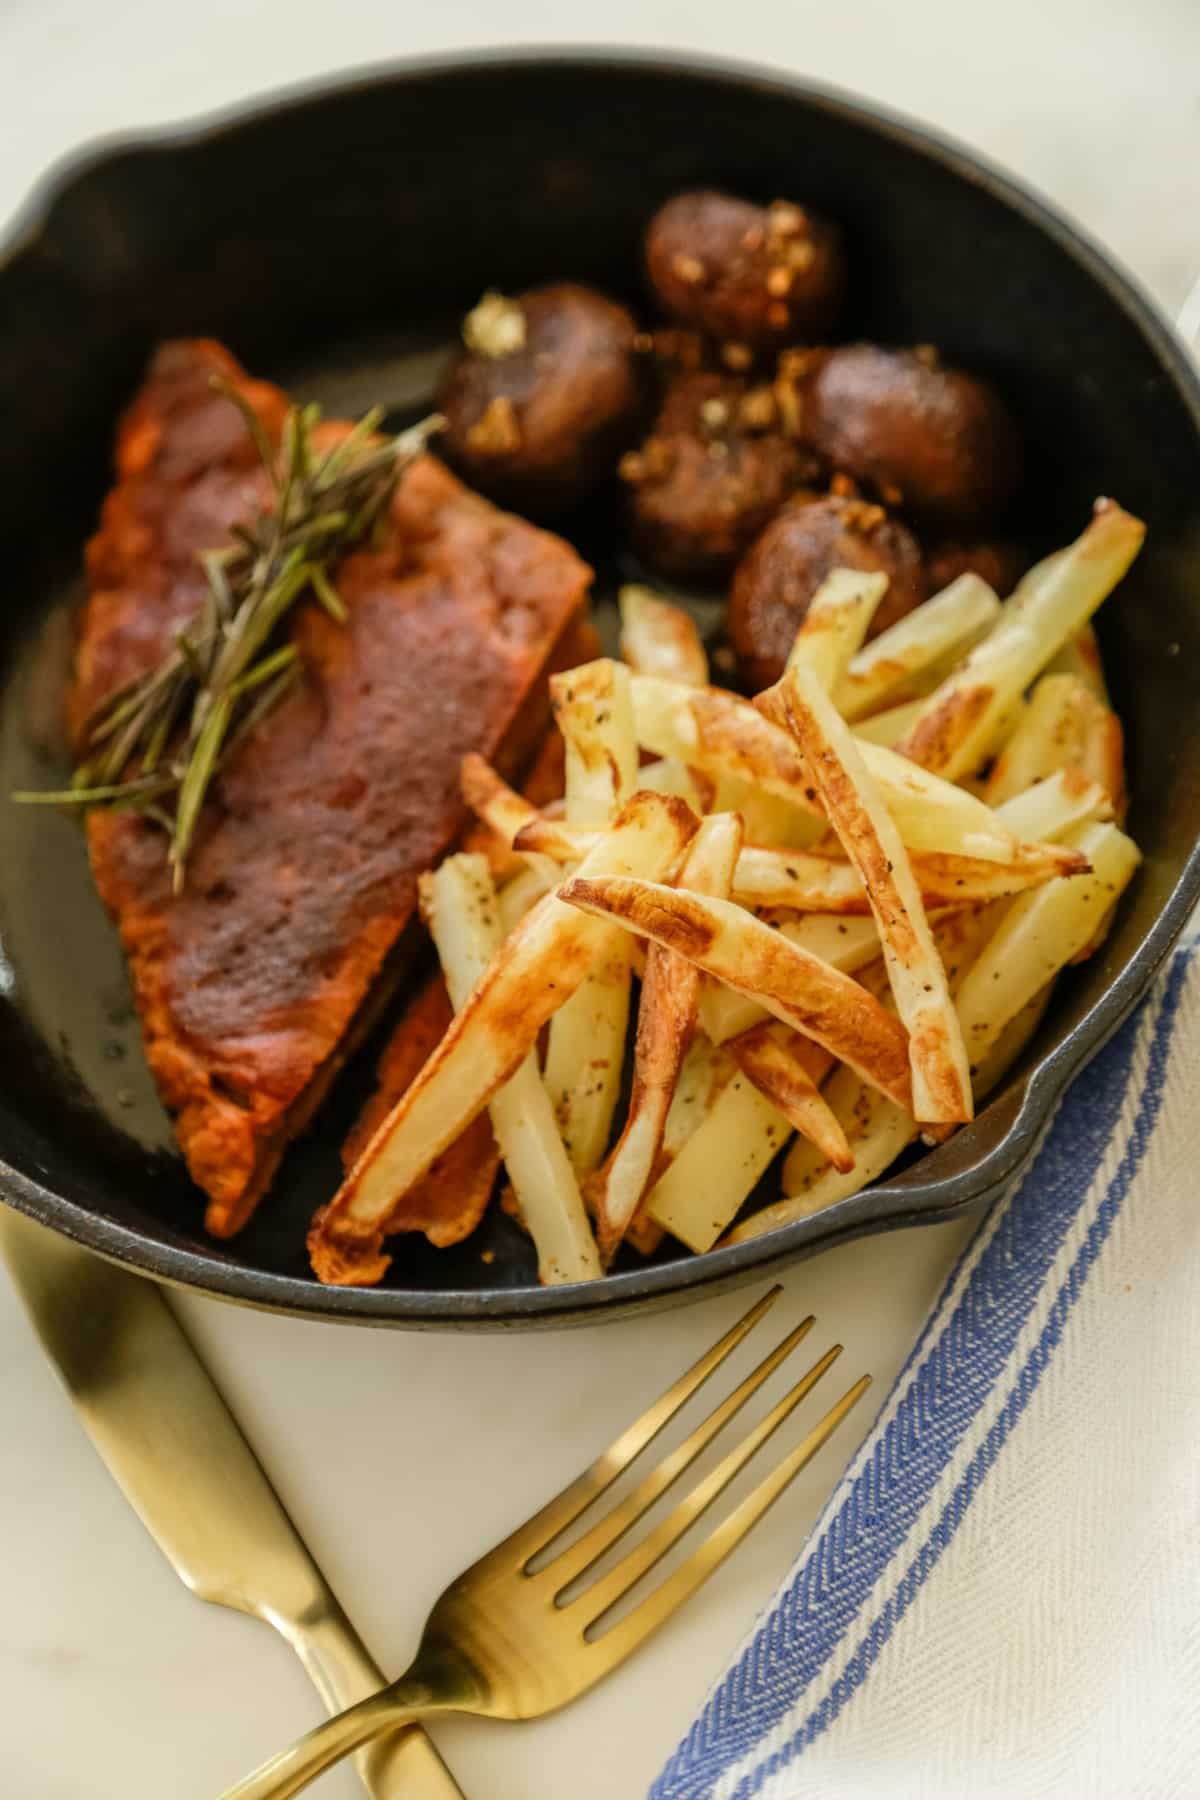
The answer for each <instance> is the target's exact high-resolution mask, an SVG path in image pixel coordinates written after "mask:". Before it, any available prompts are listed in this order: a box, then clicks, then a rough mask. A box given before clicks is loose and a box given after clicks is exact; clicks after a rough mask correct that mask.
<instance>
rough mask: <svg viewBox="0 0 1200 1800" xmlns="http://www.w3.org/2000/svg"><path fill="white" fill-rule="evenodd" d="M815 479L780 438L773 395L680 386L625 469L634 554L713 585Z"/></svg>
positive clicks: (740, 384) (711, 378) (734, 385)
mask: <svg viewBox="0 0 1200 1800" xmlns="http://www.w3.org/2000/svg"><path fill="white" fill-rule="evenodd" d="M813 472H814V468H813V465H812V463H811V459H810V458H809V457H808V456H807V455H806V453H805V452H804V451H802V450H801V449H800V447H799V446H798V445H796V444H795V443H793V442H792V441H791V440H790V439H789V438H787V437H785V436H784V435H783V433H782V432H781V431H780V430H779V428H778V418H777V412H776V406H775V400H774V397H773V395H772V393H771V390H770V388H767V387H762V388H752V387H750V386H748V385H747V383H746V382H744V381H740V380H738V378H737V377H736V376H733V375H720V374H715V373H704V372H701V373H697V374H689V375H681V376H678V377H677V378H676V379H675V381H673V382H672V383H671V385H670V387H669V388H668V389H667V393H666V396H665V398H664V400H663V404H662V408H661V410H660V412H659V414H658V417H657V419H656V420H655V423H654V429H653V432H652V433H651V435H650V437H649V438H648V439H647V440H646V442H645V443H644V444H643V445H642V447H641V449H640V450H634V451H631V452H629V454H628V455H626V456H625V457H623V458H622V461H621V475H622V477H623V479H624V480H625V481H626V482H627V483H628V484H629V488H630V503H629V510H630V523H631V532H632V536H633V541H634V545H635V547H636V548H637V550H638V551H639V553H640V554H641V556H642V557H643V558H644V559H645V561H646V562H647V563H649V564H650V565H651V566H652V567H653V568H655V569H658V570H660V571H661V572H662V573H664V574H667V575H673V576H677V577H679V578H681V579H694V580H699V581H715V580H718V579H719V578H721V577H722V576H725V575H727V574H728V573H729V572H730V571H731V570H732V568H733V566H734V564H735V563H736V561H737V559H738V557H739V556H740V555H741V554H742V552H743V551H744V550H745V549H746V548H747V546H748V545H749V544H751V543H752V542H753V541H754V539H755V538H756V537H757V535H758V533H759V532H760V531H761V530H762V528H763V526H764V525H766V524H767V522H768V521H769V520H770V519H771V518H773V517H774V515H775V513H777V512H778V510H779V508H780V507H781V506H782V505H783V503H784V501H785V500H787V499H788V498H789V496H790V495H791V494H793V493H794V492H795V491H796V488H797V487H798V486H799V484H800V483H801V482H802V481H803V480H805V479H807V478H810V477H811V475H812V474H813Z"/></svg>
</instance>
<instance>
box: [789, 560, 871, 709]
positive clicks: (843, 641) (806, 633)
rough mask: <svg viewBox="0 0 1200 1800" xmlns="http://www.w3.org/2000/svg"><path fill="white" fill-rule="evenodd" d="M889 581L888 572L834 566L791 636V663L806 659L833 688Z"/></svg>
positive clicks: (865, 632)
mask: <svg viewBox="0 0 1200 1800" xmlns="http://www.w3.org/2000/svg"><path fill="white" fill-rule="evenodd" d="M887 585H888V578H887V576H886V575H879V574H875V573H866V574H864V572H863V571H862V570H861V569H831V570H830V572H829V574H828V575H827V576H826V577H825V579H824V581H823V582H822V583H821V585H820V587H819V588H818V589H817V591H816V593H815V594H814V595H813V597H812V599H811V600H810V601H809V604H808V611H807V612H806V613H805V615H804V617H803V619H802V620H801V621H800V626H799V629H798V630H797V632H796V635H795V637H794V638H793V639H792V648H791V650H790V652H789V653H788V662H789V664H794V663H803V664H804V666H805V667H806V668H809V669H811V670H812V671H813V673H814V674H815V675H816V676H817V678H818V680H819V681H820V683H821V686H822V687H824V688H827V689H828V690H829V691H830V692H832V691H833V689H834V687H835V686H836V684H837V683H838V681H840V679H841V677H842V676H843V674H844V673H845V670H846V665H847V664H848V663H849V661H850V658H851V657H852V656H853V655H854V652H855V651H856V650H858V649H859V648H860V647H861V645H862V641H863V639H864V638H865V637H866V635H867V628H868V626H869V625H870V623H871V620H872V618H873V617H874V614H875V609H876V608H877V607H878V605H879V602H880V601H881V600H882V599H883V596H884V594H885V593H886V592H887Z"/></svg>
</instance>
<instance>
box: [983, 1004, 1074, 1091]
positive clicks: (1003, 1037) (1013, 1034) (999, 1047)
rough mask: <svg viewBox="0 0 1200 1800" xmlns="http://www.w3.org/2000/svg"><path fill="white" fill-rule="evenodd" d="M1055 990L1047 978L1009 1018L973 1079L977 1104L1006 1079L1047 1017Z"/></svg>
mask: <svg viewBox="0 0 1200 1800" xmlns="http://www.w3.org/2000/svg"><path fill="white" fill-rule="evenodd" d="M1053 992H1054V983H1053V982H1052V981H1048V982H1047V983H1046V985H1045V987H1043V988H1042V989H1041V990H1040V991H1039V992H1038V993H1036V994H1035V995H1034V996H1033V999H1032V1000H1027V1001H1026V1002H1025V1005H1024V1006H1023V1007H1022V1008H1021V1010H1020V1012H1019V1013H1016V1014H1015V1015H1014V1016H1013V1017H1012V1018H1011V1019H1010V1020H1009V1021H1008V1024H1007V1025H1006V1026H1005V1027H1004V1030H1003V1031H1002V1032H1001V1033H1000V1035H999V1037H998V1038H997V1039H996V1041H995V1043H994V1044H993V1045H992V1047H991V1049H990V1050H989V1051H988V1053H987V1055H986V1056H985V1057H984V1059H983V1061H982V1063H980V1065H979V1067H978V1068H977V1069H976V1070H975V1073H974V1077H973V1080H974V1085H975V1102H976V1105H980V1104H982V1102H983V1101H984V1100H986V1099H987V1097H988V1095H989V1094H992V1093H994V1092H995V1090H996V1089H997V1088H998V1087H999V1085H1000V1083H1001V1082H1002V1081H1003V1080H1004V1077H1005V1076H1006V1075H1007V1074H1008V1071H1009V1070H1010V1069H1011V1068H1012V1066H1013V1064H1014V1063H1015V1062H1016V1060H1017V1058H1018V1057H1019V1056H1020V1055H1021V1053H1022V1051H1023V1050H1024V1049H1025V1046H1026V1045H1027V1044H1028V1042H1029V1040H1030V1038H1031V1037H1032V1036H1033V1034H1034V1032H1035V1031H1036V1030H1037V1028H1038V1026H1039V1025H1040V1024H1041V1022H1042V1020H1043V1019H1044V1018H1045V1016H1046V1008H1047V1006H1049V1004H1050V996H1051V994H1052V993H1053Z"/></svg>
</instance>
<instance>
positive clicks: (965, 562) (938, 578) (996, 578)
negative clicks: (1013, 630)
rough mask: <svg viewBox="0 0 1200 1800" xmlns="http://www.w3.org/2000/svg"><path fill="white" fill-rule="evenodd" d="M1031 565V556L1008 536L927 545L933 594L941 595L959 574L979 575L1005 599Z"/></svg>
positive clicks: (942, 540) (944, 540)
mask: <svg viewBox="0 0 1200 1800" xmlns="http://www.w3.org/2000/svg"><path fill="white" fill-rule="evenodd" d="M1028 567H1029V558H1028V556H1027V555H1026V553H1025V551H1024V550H1023V549H1022V548H1021V546H1020V544H1014V543H1011V542H1009V540H1008V539H1007V538H975V539H971V540H968V541H966V542H964V541H962V540H960V539H955V538H942V539H940V540H939V541H938V542H937V543H935V544H927V545H926V547H925V574H926V577H927V579H928V582H929V591H930V593H931V594H940V593H941V591H942V589H943V588H944V587H949V586H950V583H951V582H952V581H956V580H957V579H958V577H959V576H960V575H979V576H982V578H983V580H984V581H986V582H987V584H988V586H989V587H991V588H995V590H996V592H997V593H998V594H999V596H1000V598H1001V599H1002V600H1003V599H1004V597H1005V595H1007V594H1011V593H1012V591H1013V589H1014V588H1015V587H1016V585H1017V583H1018V581H1020V579H1021V577H1022V575H1023V574H1024V573H1025V571H1026V569H1027V568H1028Z"/></svg>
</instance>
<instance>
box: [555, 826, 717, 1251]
mask: <svg viewBox="0 0 1200 1800" xmlns="http://www.w3.org/2000/svg"><path fill="white" fill-rule="evenodd" d="M741 836H742V827H741V820H740V819H739V818H738V816H737V814H736V813H717V814H715V815H714V816H713V817H712V818H708V819H705V820H704V822H703V824H702V825H701V827H700V829H699V831H698V832H697V833H696V836H695V838H694V839H693V840H692V846H691V849H690V850H689V851H688V854H687V858H686V860H685V862H684V865H683V869H682V871H681V873H680V882H681V884H682V885H683V886H684V887H685V888H688V889H690V890H694V891H695V892H697V893H702V894H715V895H716V896H717V897H718V898H720V899H724V898H725V897H726V896H727V895H728V893H729V884H730V881H731V879H732V876H733V868H734V864H735V862H736V860H737V854H738V849H739V846H740V844H741ZM700 982H701V974H700V971H699V969H698V968H696V966H695V965H694V964H693V963H689V962H688V961H687V960H686V959H685V958H684V957H681V956H678V955H676V953H675V952H674V951H672V950H667V949H664V948H663V946H662V945H661V944H651V946H650V948H649V950H648V951H647V954H646V968H645V973H644V975H643V977H642V995H641V1000H640V1003H639V1006H638V1022H637V1039H636V1044H635V1048H634V1065H633V1086H632V1090H631V1092H630V1096H629V1111H628V1114H627V1116H626V1119H625V1125H624V1128H623V1130H622V1132H621V1135H620V1137H619V1138H618V1140H617V1142H616V1144H615V1145H614V1147H613V1149H612V1151H611V1153H610V1154H609V1156H608V1159H607V1160H606V1162H605V1163H604V1164H603V1166H602V1167H601V1168H600V1169H598V1170H597V1171H596V1173H595V1174H594V1175H593V1176H592V1177H591V1179H590V1180H589V1181H588V1182H587V1183H586V1184H585V1187H584V1197H585V1199H586V1200H587V1201H588V1204H589V1206H590V1207H591V1209H592V1211H593V1213H594V1214H595V1217H596V1224H597V1238H598V1241H599V1244H600V1254H601V1256H602V1257H603V1258H604V1260H605V1262H606V1263H607V1262H610V1261H611V1260H612V1257H613V1255H614V1253H615V1252H616V1249H617V1246H618V1245H619V1244H620V1242H621V1239H622V1237H623V1236H624V1234H625V1231H626V1229H627V1228H628V1226H629V1222H630V1220H631V1219H632V1218H633V1216H634V1214H635V1212H636V1211H637V1209H638V1205H639V1204H640V1202H641V1200H642V1197H643V1195H644V1194H645V1192H646V1188H647V1186H648V1185H649V1182H650V1179H651V1176H652V1175H653V1174H654V1171H655V1168H656V1165H657V1163H658V1160H659V1156H660V1153H661V1150H662V1142H663V1133H664V1131H665V1129H666V1123H667V1113H668V1111H669V1110H670V1106H671V1101H672V1098H673V1097H674V1094H675V1086H676V1082H677V1081H678V1079H679V1070H680V1066H681V1065H682V1062H683V1058H684V1053H685V1051H686V1050H687V1047H688V1044H689V1042H690V1041H691V1037H692V1033H693V1031H694V1030H695V1027H696V1009H697V1005H698V1001H699V991H700Z"/></svg>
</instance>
